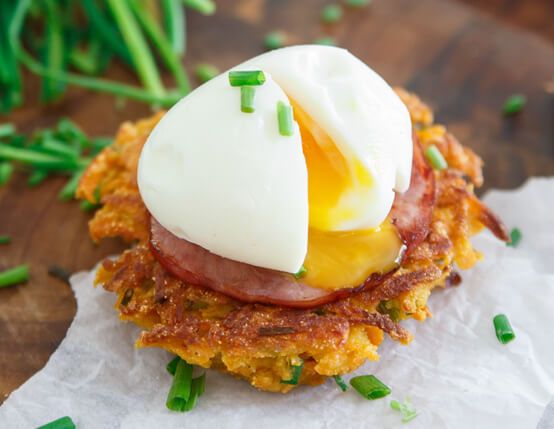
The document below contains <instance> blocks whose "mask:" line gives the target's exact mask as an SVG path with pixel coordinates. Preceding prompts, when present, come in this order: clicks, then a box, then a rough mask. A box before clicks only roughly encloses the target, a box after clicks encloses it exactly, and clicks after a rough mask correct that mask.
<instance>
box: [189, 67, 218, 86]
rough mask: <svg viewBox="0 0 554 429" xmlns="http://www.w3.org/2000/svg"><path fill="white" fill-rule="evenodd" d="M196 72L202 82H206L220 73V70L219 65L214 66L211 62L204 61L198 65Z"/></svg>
mask: <svg viewBox="0 0 554 429" xmlns="http://www.w3.org/2000/svg"><path fill="white" fill-rule="evenodd" d="M194 73H195V74H196V78H197V79H198V80H199V81H200V83H206V82H207V81H209V80H211V79H213V78H214V77H216V76H217V75H218V74H219V70H218V69H217V67H215V66H212V65H211V64H205V63H202V64H198V65H197V66H196V69H195V70H194Z"/></svg>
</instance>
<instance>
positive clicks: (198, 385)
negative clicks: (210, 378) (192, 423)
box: [184, 373, 206, 411]
mask: <svg viewBox="0 0 554 429" xmlns="http://www.w3.org/2000/svg"><path fill="white" fill-rule="evenodd" d="M205 387H206V373H204V374H202V375H201V376H200V377H196V378H193V379H192V384H191V386H190V397H189V400H188V401H187V403H186V404H185V409H184V411H190V410H192V409H193V408H194V406H195V405H196V400H197V399H198V398H199V397H200V396H201V395H202V394H203V393H204V389H205Z"/></svg>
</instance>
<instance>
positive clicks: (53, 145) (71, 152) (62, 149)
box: [40, 138, 79, 159]
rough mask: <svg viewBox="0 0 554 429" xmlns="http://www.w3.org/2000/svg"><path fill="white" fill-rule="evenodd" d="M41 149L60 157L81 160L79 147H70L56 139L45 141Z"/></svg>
mask: <svg viewBox="0 0 554 429" xmlns="http://www.w3.org/2000/svg"><path fill="white" fill-rule="evenodd" d="M40 148H41V149H43V150H44V151H46V152H49V153H52V154H53V155H59V156H61V157H64V158H69V159H77V158H79V149H78V148H77V147H75V146H70V145H68V144H66V143H64V142H61V141H59V140H56V139H54V138H48V139H44V140H43V141H42V143H41V144H40Z"/></svg>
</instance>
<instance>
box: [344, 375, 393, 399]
mask: <svg viewBox="0 0 554 429" xmlns="http://www.w3.org/2000/svg"><path fill="white" fill-rule="evenodd" d="M350 385H351V386H352V387H353V388H354V389H356V390H357V391H358V392H359V393H360V395H362V396H363V397H364V398H366V399H379V398H382V397H384V396H387V395H388V394H390V393H391V390H390V389H389V388H388V387H387V386H386V385H384V384H383V383H382V382H381V381H380V380H379V379H377V377H375V376H373V375H360V376H358V377H354V378H352V379H351V380H350Z"/></svg>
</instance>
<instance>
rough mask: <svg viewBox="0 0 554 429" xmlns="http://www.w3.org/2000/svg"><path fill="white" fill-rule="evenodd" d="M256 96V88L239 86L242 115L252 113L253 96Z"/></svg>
mask: <svg viewBox="0 0 554 429" xmlns="http://www.w3.org/2000/svg"><path fill="white" fill-rule="evenodd" d="M255 95H256V88H254V87H253V86H241V87H240V110H241V112H244V113H252V112H254V110H255V109H254V96H255Z"/></svg>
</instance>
